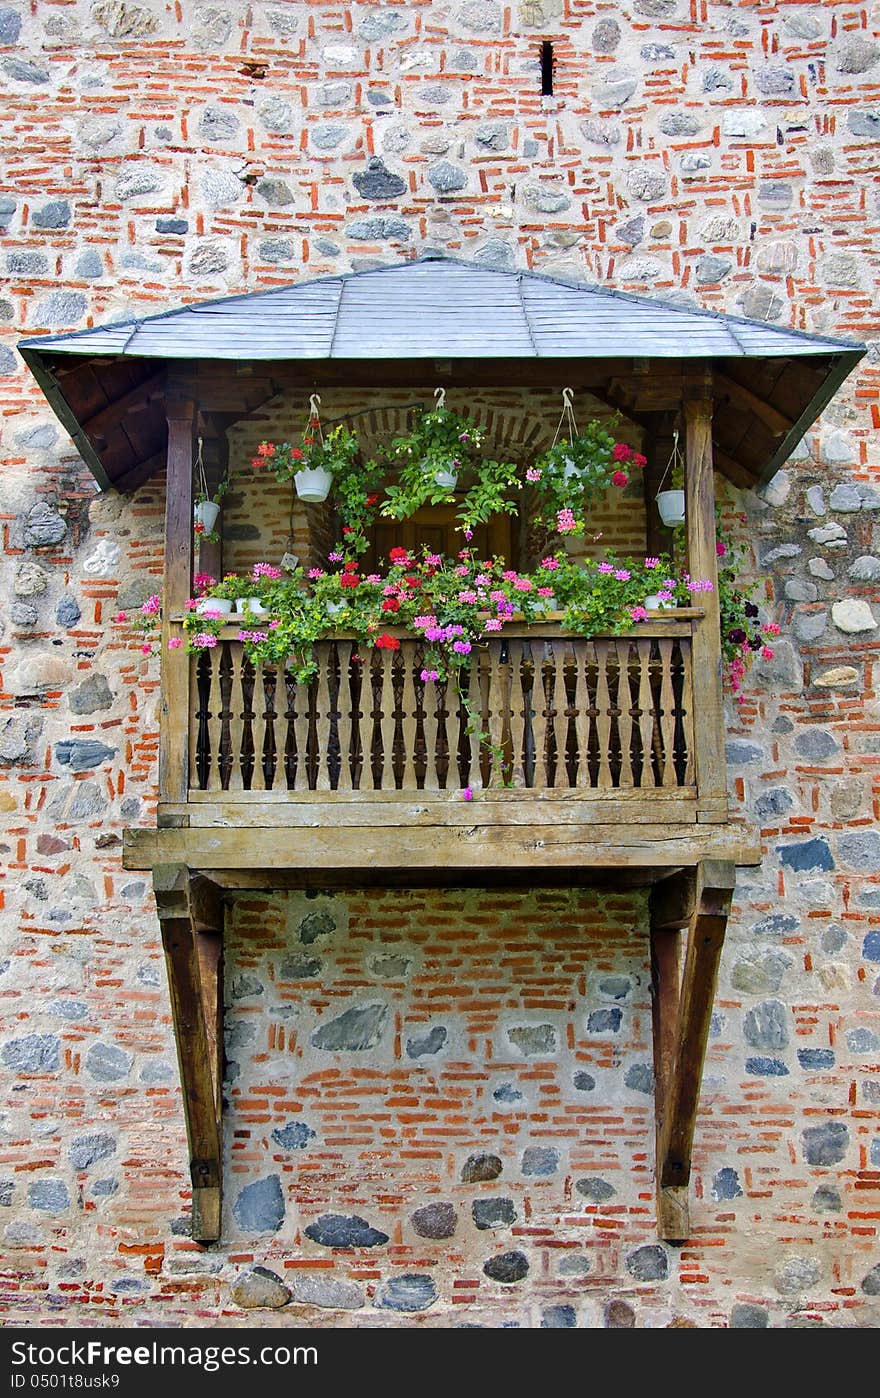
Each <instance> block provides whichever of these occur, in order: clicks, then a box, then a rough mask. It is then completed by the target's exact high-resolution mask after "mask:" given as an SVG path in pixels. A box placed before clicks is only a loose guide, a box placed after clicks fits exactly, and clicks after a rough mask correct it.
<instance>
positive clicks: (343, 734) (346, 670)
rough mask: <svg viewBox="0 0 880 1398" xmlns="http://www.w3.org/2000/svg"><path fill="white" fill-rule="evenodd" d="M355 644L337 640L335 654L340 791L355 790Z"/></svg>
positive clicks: (338, 789) (338, 787)
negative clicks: (353, 756)
mask: <svg viewBox="0 0 880 1398" xmlns="http://www.w3.org/2000/svg"><path fill="white" fill-rule="evenodd" d="M353 651H354V647H353V646H352V644H351V642H350V641H337V643H336V654H337V663H338V667H339V670H338V674H339V684H338V688H337V693H336V703H335V705H334V707H335V709H336V712H337V715H338V717H337V719H336V736H337V742H338V744H339V777H338V780H337V786H336V789H337V791H352V790H353V789H354V785H355V782H354V770H355V764H354V761H353V758H352V754H353V753H354V750H355V746H356V744H355V738H356V735H357V724H358V721H357V716H356V713H355V704H354V694H353V683H352V682H353V679H354V676H353V674H352V671H353V670H354V669H355V668H356V667H355V666H353V665H352V660H351V657H352V654H353Z"/></svg>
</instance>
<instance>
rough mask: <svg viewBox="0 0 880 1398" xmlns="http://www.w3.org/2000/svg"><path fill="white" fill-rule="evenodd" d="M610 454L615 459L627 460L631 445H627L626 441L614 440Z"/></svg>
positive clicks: (629, 455)
mask: <svg viewBox="0 0 880 1398" xmlns="http://www.w3.org/2000/svg"><path fill="white" fill-rule="evenodd" d="M611 455H612V456H613V457H614V460H615V461H629V459H630V457H631V456H632V447H630V446H628V445H627V443H626V442H615V443H614V448H613V450H612V452H611Z"/></svg>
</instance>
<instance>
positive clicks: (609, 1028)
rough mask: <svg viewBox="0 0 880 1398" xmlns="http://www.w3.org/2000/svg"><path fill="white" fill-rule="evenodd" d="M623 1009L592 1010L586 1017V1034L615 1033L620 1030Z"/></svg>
mask: <svg viewBox="0 0 880 1398" xmlns="http://www.w3.org/2000/svg"><path fill="white" fill-rule="evenodd" d="M622 1019H623V1011H622V1010H620V1009H618V1008H617V1007H616V1006H615V1007H614V1008H613V1009H608V1010H606V1009H603V1010H592V1011H591V1012H590V1015H589V1016H588V1018H587V1033H588V1034H617V1033H618V1032H619V1030H620V1025H621V1021H622Z"/></svg>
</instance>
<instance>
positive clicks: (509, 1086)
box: [492, 1082, 523, 1102]
mask: <svg viewBox="0 0 880 1398" xmlns="http://www.w3.org/2000/svg"><path fill="white" fill-rule="evenodd" d="M492 1096H493V1097H494V1098H495V1101H496V1102H521V1101H522V1100H523V1094H522V1093H521V1092H520V1091H519V1089H518V1088H516V1087H514V1085H513V1083H512V1082H503V1083H502V1084H501V1086H500V1087H496V1089H495V1091H494V1092H493V1093H492Z"/></svg>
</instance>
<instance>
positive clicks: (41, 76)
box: [3, 58, 49, 86]
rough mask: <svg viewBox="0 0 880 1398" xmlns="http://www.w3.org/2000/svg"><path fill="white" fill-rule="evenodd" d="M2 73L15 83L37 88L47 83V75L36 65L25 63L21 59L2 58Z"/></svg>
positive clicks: (43, 69)
mask: <svg viewBox="0 0 880 1398" xmlns="http://www.w3.org/2000/svg"><path fill="white" fill-rule="evenodd" d="M3 71H4V73H6V74H7V76H8V77H10V78H12V79H13V80H14V81H15V82H17V83H33V84H35V85H37V86H39V85H41V84H43V83H47V82H48V81H49V74H48V73H47V71H46V69H45V68H41V67H40V65H39V64H38V63H26V62H25V60H24V59H22V58H4V59H3Z"/></svg>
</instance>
